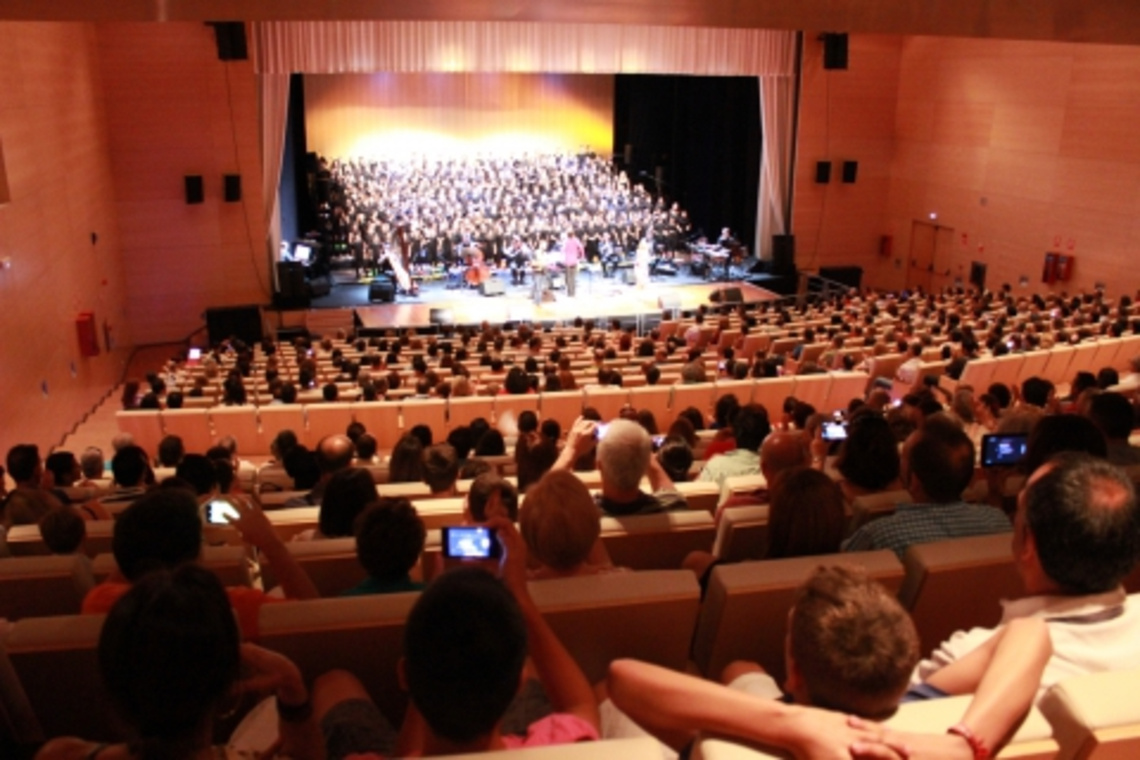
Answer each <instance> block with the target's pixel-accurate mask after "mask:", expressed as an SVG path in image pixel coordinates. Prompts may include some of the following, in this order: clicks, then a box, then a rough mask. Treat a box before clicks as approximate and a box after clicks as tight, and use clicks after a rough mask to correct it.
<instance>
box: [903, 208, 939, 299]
mask: <svg viewBox="0 0 1140 760" xmlns="http://www.w3.org/2000/svg"><path fill="white" fill-rule="evenodd" d="M934 233H935V227H934V225H933V224H927V223H926V222H918V221H916V222H914V223H913V224H912V225H911V230H910V253H909V254H908V255H907V267H906V287H907V290H915V289H916V288H922V289H923V291H926V292H929V291H930V275H931V273H932V272H933V271H934V245H935V234H934Z"/></svg>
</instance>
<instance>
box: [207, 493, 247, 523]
mask: <svg viewBox="0 0 1140 760" xmlns="http://www.w3.org/2000/svg"><path fill="white" fill-rule="evenodd" d="M239 517H241V515H239V514H238V511H237V508H236V507H234V505H233V504H231V503H230V502H228V501H226V500H225V499H214V500H213V501H211V502H210V503H209V504H207V505H206V522H208V523H210V524H211V525H228V524H229V523H231V522H232V521H234V520H236V519H238V518H239Z"/></svg>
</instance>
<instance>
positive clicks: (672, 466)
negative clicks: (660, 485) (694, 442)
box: [656, 436, 693, 483]
mask: <svg viewBox="0 0 1140 760" xmlns="http://www.w3.org/2000/svg"><path fill="white" fill-rule="evenodd" d="M656 457H657V462H658V463H659V464H660V465H661V469H663V470H665V474H666V475H668V476H669V479H670V480H672V481H673V482H674V483H684V482H685V481H687V480H688V479H689V470H690V469H691V468H692V466H693V450H692V449H691V448H690V447H689V444H688V443H687V442H686V441H685V439H684V438H680V437H672V436H670V437H668V438H666V439H665V442H664V443H663V444H662V445H661V448H660V449H658V450H657V454H656Z"/></svg>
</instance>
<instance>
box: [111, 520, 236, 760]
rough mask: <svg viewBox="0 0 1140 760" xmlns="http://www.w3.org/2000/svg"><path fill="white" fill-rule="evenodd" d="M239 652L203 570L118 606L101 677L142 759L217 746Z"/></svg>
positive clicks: (187, 570)
mask: <svg viewBox="0 0 1140 760" xmlns="http://www.w3.org/2000/svg"><path fill="white" fill-rule="evenodd" d="M117 527H118V526H116V529H117ZM239 646H240V637H239V634H238V629H237V623H236V622H235V619H234V614H233V610H232V609H231V608H230V603H229V599H228V598H227V596H226V592H225V590H224V589H223V588H222V585H221V583H219V581H218V579H217V578H216V577H215V576H214V574H213V573H211V572H209V571H207V570H205V569H202V568H200V567H197V566H195V565H186V566H183V567H180V568H178V569H176V570H173V571H164V572H157V573H152V574H150V575H148V576H147V577H145V578H142V579H140V580H139V581H138V582H137V583H136V584H135V585H134V586H133V587H132V588H131V589H130V590H129V591H128V592H127V593H126V594H125V595H123V597H122V598H121V599H120V600H119V601H118V602H117V603H116V604H115V606H114V607H113V608H112V609H111V611H110V613H109V614H108V615H107V618H106V621H105V622H104V623H103V628H102V631H101V632H100V635H99V648H98V658H99V671H100V674H101V675H102V679H103V683H104V685H105V687H106V689H107V693H108V695H109V696H110V698H111V702H112V704H113V705H114V707H115V710H116V712H117V713H118V715H119V716H120V717H121V718H122V719H123V720H124V721H125V723H126V724H127V725H128V726H129V728H130V729H131V733H132V735H133V739H134V742H135V743H134V744H133V745H132V746H139V747H141V748H142V749H141V752H142V754H141V755H140V756H141V757H162V756H166V757H175V756H181V754H180V753H188V752H193V751H195V750H197V749H198V748H199V747H198V744H199V743H203V744H204V745H208V744H209V739H208V737H210V735H211V731H210V724H211V721H212V720H213V718H214V716H215V715H216V714H217V713H218V711H219V709H220V707H221V704H222V702H223V701H224V700H225V699H226V698H227V697H229V696H230V692H231V689H232V687H233V685H234V683H235V682H236V681H237V678H238V675H239V668H240V664H241V654H240V650H239ZM175 748H178V749H175ZM201 749H205V746H202V747H201Z"/></svg>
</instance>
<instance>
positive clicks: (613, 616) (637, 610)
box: [529, 569, 700, 683]
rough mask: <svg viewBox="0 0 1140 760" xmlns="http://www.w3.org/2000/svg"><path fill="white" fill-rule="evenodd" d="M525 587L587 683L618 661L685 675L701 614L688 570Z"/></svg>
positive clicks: (561, 580)
mask: <svg viewBox="0 0 1140 760" xmlns="http://www.w3.org/2000/svg"><path fill="white" fill-rule="evenodd" d="M529 587H530V593H531V596H532V597H533V598H534V600H535V603H536V604H537V605H538V607H539V609H540V610H542V616H543V618H545V620H546V622H547V623H549V624H550V627H551V628H553V629H554V632H555V634H557V635H558V639H559V641H561V642H562V643H563V644H564V645H565V646H566V648H567V649H568V650H570V654H571V655H573V657H574V659H575V660H577V662H578V665H579V666H581V668H582V670H583V672H585V674H586V677H587V678H588V679H589V680H590V683H596V682H598V681H599V680H601V679H602V678H604V677H605V675H606V672H607V670H608V668H609V665H610V663H611V662H613V661H614V660H616V659H618V658H622V657H632V658H635V659H638V660H642V661H645V662H651V663H654V664H656V665H661V666H663V667H666V668H673V669H675V670H684V669H685V664H686V663H687V662H688V659H689V644H690V642H691V641H692V638H693V629H694V628H695V626H696V623H697V611H698V609H699V608H700V589H699V588H698V586H697V581H696V577H695V576H694V575H693V574H692V573H691V572H689V571H688V570H675V569H670V570H648V571H638V572H632V573H607V574H603V575H591V576H583V577H579V578H557V579H552V580H544V581H532V582H531V583H530V584H529ZM647 631H652V632H653V634H652V635H646V632H647Z"/></svg>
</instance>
